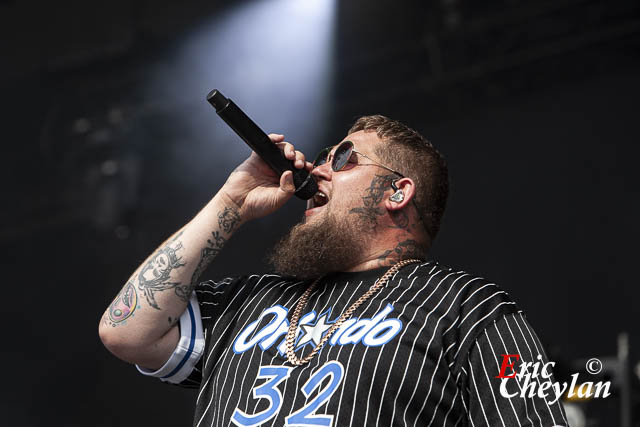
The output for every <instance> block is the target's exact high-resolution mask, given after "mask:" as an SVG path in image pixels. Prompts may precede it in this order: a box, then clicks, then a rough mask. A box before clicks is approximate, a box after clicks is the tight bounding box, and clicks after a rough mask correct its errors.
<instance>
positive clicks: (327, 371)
mask: <svg viewBox="0 0 640 427" xmlns="http://www.w3.org/2000/svg"><path fill="white" fill-rule="evenodd" d="M387 269H388V267H384V268H379V269H374V270H369V271H365V272H356V273H335V274H330V275H328V276H325V277H324V278H323V279H322V280H321V281H320V282H319V284H318V286H317V288H316V289H315V290H314V291H313V292H312V294H311V295H310V297H309V300H308V304H307V307H306V308H305V310H303V312H302V315H301V317H300V322H299V327H298V330H297V336H296V344H295V349H296V350H295V352H296V355H297V356H298V357H299V358H302V357H304V356H305V355H307V354H308V353H309V352H311V351H312V350H313V348H314V347H315V346H316V345H317V344H318V343H319V342H320V340H321V339H322V337H323V336H324V334H325V333H326V332H327V331H328V329H329V328H330V327H331V325H332V324H333V323H335V322H336V320H337V319H338V318H339V317H340V315H341V314H342V313H343V312H344V311H345V310H346V309H347V308H349V307H350V306H351V305H352V304H353V303H354V302H355V301H356V300H358V298H360V297H361V296H362V295H363V294H364V293H365V292H366V291H367V290H368V289H369V288H370V287H371V285H372V284H373V283H374V282H375V281H376V279H378V278H379V277H381V276H382V275H383V274H384V273H385V271H386V270H387ZM310 284H311V282H310V281H297V280H296V279H294V278H291V277H281V276H278V275H271V274H266V275H251V276H243V277H236V278H226V279H223V280H220V281H207V282H203V283H201V284H200V285H199V286H198V287H197V288H196V290H195V292H194V295H193V296H192V298H191V301H190V303H189V305H188V307H187V310H186V311H185V313H184V314H183V315H182V317H181V319H180V323H179V325H180V332H181V338H180V342H179V344H178V346H177V348H176V350H175V352H174V354H173V355H172V356H171V358H170V359H169V360H168V361H167V363H166V364H165V365H164V366H163V367H162V368H160V369H159V370H157V371H155V372H150V371H146V370H144V369H142V368H139V370H140V371H141V372H142V373H144V374H146V375H152V376H156V377H159V378H161V379H162V380H163V381H166V382H171V383H174V384H179V385H181V386H185V387H197V388H199V392H198V396H197V403H196V411H195V419H194V426H196V427H204V426H228V425H237V426H259V425H260V426H263V425H264V426H355V425H358V426H364V425H380V426H382V425H384V426H418V425H420V426H422V425H436V426H455V425H473V426H485V425H486V426H515V425H522V426H524V425H536V426H537V425H543V426H556V425H567V424H566V420H565V418H564V413H563V410H562V408H561V406H560V404H559V403H557V402H556V403H554V404H550V403H548V402H547V400H545V399H543V398H538V397H535V396H534V397H531V398H529V397H522V398H521V397H513V398H505V397H502V396H501V395H500V394H499V391H498V389H499V385H500V380H499V379H496V378H495V377H496V376H497V375H498V372H499V369H500V365H501V363H502V361H503V358H502V355H503V354H516V353H517V354H519V355H520V358H521V360H522V361H527V360H528V361H532V362H534V361H537V360H544V361H546V360H547V359H546V355H545V354H544V350H543V349H542V345H541V343H540V341H539V340H538V338H537V336H536V335H535V333H534V332H533V330H532V328H531V326H530V325H529V324H528V322H527V320H526V318H525V316H524V314H523V312H522V311H521V310H520V309H519V308H518V306H517V305H516V304H515V302H514V301H513V300H512V299H511V298H510V297H509V295H508V294H507V293H506V292H505V291H503V290H502V289H500V288H499V287H498V286H496V285H495V284H493V283H491V282H489V281H487V280H485V279H483V278H481V277H478V276H474V275H471V274H468V273H466V272H463V271H455V270H453V269H451V268H449V267H445V266H443V265H440V264H439V263H437V262H435V261H430V262H426V263H422V264H413V265H409V266H405V267H404V268H402V269H401V270H400V271H399V272H398V273H396V274H395V276H393V277H392V278H391V279H390V280H389V282H388V283H387V284H386V286H384V287H383V288H382V289H380V290H379V291H378V292H377V293H376V294H375V295H374V296H372V297H371V298H369V299H368V300H366V301H365V302H364V303H363V304H362V305H361V306H360V307H359V308H358V309H357V310H356V311H355V313H354V314H353V316H352V317H351V318H350V319H348V320H347V321H346V322H344V323H343V324H342V326H340V327H339V328H338V329H337V330H336V331H335V333H334V334H333V335H331V338H330V339H329V340H328V341H327V342H326V343H325V345H324V346H323V347H322V349H321V350H320V351H319V352H318V354H317V355H316V356H315V357H314V358H313V359H312V360H311V361H310V362H309V363H307V364H306V365H303V366H292V365H291V364H290V363H288V361H287V358H286V354H285V352H286V350H285V337H286V334H287V331H288V328H289V320H290V319H291V316H290V314H289V312H290V311H291V312H292V311H293V308H294V307H295V305H296V302H297V301H298V299H299V298H300V296H301V295H302V293H303V292H304V291H305V290H306V289H307V288H308V286H309V285H310ZM511 385H512V386H513V387H518V385H517V383H512V384H511ZM512 391H513V390H512ZM516 391H517V390H516Z"/></svg>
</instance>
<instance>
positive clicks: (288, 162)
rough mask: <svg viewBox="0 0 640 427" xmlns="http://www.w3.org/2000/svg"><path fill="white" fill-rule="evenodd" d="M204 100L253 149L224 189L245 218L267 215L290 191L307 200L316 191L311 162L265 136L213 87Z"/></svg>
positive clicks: (276, 138)
mask: <svg viewBox="0 0 640 427" xmlns="http://www.w3.org/2000/svg"><path fill="white" fill-rule="evenodd" d="M207 101H209V102H210V103H211V105H213V106H214V107H215V108H216V112H217V113H218V115H219V116H220V117H221V118H222V119H223V120H224V121H225V122H226V123H227V124H228V125H229V126H230V127H231V128H232V129H233V130H234V131H235V132H236V133H237V134H238V136H240V137H241V138H242V139H243V140H244V141H245V142H246V143H247V145H249V146H250V147H251V149H252V150H253V153H252V154H251V156H250V157H249V158H248V159H247V160H245V161H244V162H243V163H242V164H241V165H240V166H238V168H236V170H234V172H233V173H232V174H231V175H230V176H229V178H228V180H227V182H226V183H225V185H224V187H223V190H224V192H225V193H226V194H227V195H228V196H229V198H231V199H232V201H233V202H234V203H235V204H236V205H238V206H239V207H240V208H241V211H242V217H243V219H244V220H249V219H253V218H258V217H261V216H264V215H267V214H269V213H271V212H273V211H275V210H277V209H278V208H280V207H281V206H282V205H283V204H284V203H285V202H286V201H287V200H288V199H290V198H291V196H292V195H293V194H295V195H296V196H298V197H299V198H301V199H303V200H307V199H309V198H311V197H313V195H314V194H315V193H316V192H317V191H318V187H317V184H316V182H315V179H314V177H313V176H312V175H311V174H310V172H311V168H312V166H311V163H309V162H306V161H305V158H304V155H303V154H302V153H300V152H299V151H295V149H294V147H293V145H291V144H289V143H286V142H284V137H283V136H282V135H275V134H272V135H270V136H267V135H266V134H265V133H264V132H263V131H262V130H261V129H260V128H259V127H258V126H257V125H256V124H255V123H254V122H253V121H252V120H251V119H250V118H249V117H248V116H247V115H246V114H245V113H244V112H242V110H240V108H238V106H237V105H235V104H234V103H233V101H231V100H230V99H228V98H226V97H224V96H223V95H222V94H221V93H220V92H219V91H217V90H213V91H211V92H210V93H209V95H207Z"/></svg>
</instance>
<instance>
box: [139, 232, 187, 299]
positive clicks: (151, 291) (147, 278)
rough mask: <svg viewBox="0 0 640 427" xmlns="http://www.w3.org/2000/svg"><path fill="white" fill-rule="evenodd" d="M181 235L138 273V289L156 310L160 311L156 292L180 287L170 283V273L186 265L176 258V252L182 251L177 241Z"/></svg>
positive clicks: (178, 283) (156, 254)
mask: <svg viewBox="0 0 640 427" xmlns="http://www.w3.org/2000/svg"><path fill="white" fill-rule="evenodd" d="M181 235H182V232H180V233H179V234H178V235H177V236H176V237H174V238H173V239H172V240H171V241H170V242H169V243H167V244H166V245H165V246H164V247H163V248H161V249H159V250H158V251H157V252H156V253H155V254H153V256H152V257H151V258H150V259H149V260H148V261H147V262H146V264H145V265H144V266H143V267H142V268H141V269H140V272H139V273H138V289H140V290H141V291H142V292H143V293H144V296H145V298H146V300H147V302H148V303H149V305H150V306H151V307H153V308H155V309H156V310H160V306H158V303H157V302H156V298H155V294H156V292H162V291H166V290H167V289H172V288H176V287H178V286H180V285H181V284H180V282H172V281H171V272H172V271H174V270H176V269H178V268H182V267H184V266H185V265H186V264H185V263H183V262H181V261H182V258H181V257H180V256H178V251H180V250H181V249H183V247H182V242H181V241H180V240H178V239H179V238H180V236H181Z"/></svg>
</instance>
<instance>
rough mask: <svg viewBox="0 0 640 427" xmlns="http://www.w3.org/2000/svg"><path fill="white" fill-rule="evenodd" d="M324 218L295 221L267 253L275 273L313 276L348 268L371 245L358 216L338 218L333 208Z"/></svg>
mask: <svg viewBox="0 0 640 427" xmlns="http://www.w3.org/2000/svg"><path fill="white" fill-rule="evenodd" d="M323 214H324V215H323V216H322V218H317V219H316V220H315V221H311V222H307V223H305V222H302V223H300V224H297V225H295V226H294V227H293V228H292V229H291V230H290V231H289V233H288V234H287V235H286V236H284V237H283V238H282V239H281V240H280V241H279V242H278V243H276V245H275V246H274V247H273V249H272V251H271V253H270V254H269V256H268V258H267V259H268V261H269V263H270V264H271V265H272V266H273V269H274V270H275V272H276V273H278V274H281V275H284V276H294V277H297V278H299V279H312V278H316V277H320V276H322V275H325V274H327V273H332V272H339V271H346V270H348V269H349V268H350V267H352V266H354V265H355V264H356V263H357V262H358V261H359V260H360V257H362V254H363V253H364V252H365V251H366V248H367V246H368V243H369V242H368V239H367V236H363V235H362V232H361V230H362V229H363V227H364V224H362V223H361V221H360V220H359V217H358V216H354V215H346V216H345V217H343V219H340V220H338V218H337V217H336V216H335V215H332V214H331V212H330V211H326V212H323Z"/></svg>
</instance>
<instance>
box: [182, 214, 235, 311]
mask: <svg viewBox="0 0 640 427" xmlns="http://www.w3.org/2000/svg"><path fill="white" fill-rule="evenodd" d="M239 223H240V214H239V213H238V211H237V209H234V208H228V207H227V208H224V210H223V211H222V212H220V213H219V214H218V225H219V226H220V228H221V229H222V231H224V233H226V234H227V235H228V234H231V233H232V232H233V231H234V230H235V229H236V227H237V226H238V224H239ZM226 243H227V239H226V238H225V237H224V236H223V235H222V233H220V231H217V230H216V231H212V232H211V238H210V239H207V246H206V247H204V248H203V249H202V251H200V260H199V261H198V265H197V266H196V269H195V270H194V271H193V274H192V275H191V280H190V281H189V283H188V284H186V285H182V286H178V287H177V288H176V295H177V296H178V297H180V298H181V299H182V300H183V301H189V298H190V297H191V292H193V289H194V288H195V287H196V285H197V284H198V279H199V278H200V276H201V275H202V273H203V272H204V270H206V268H207V266H208V265H209V263H211V261H212V260H213V259H214V258H215V257H216V256H218V254H219V253H220V251H221V250H222V248H223V247H224V245H225V244H226Z"/></svg>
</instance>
